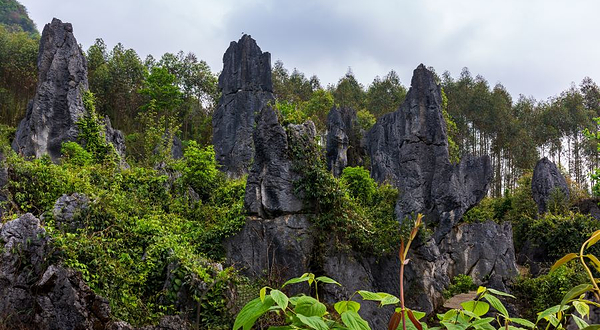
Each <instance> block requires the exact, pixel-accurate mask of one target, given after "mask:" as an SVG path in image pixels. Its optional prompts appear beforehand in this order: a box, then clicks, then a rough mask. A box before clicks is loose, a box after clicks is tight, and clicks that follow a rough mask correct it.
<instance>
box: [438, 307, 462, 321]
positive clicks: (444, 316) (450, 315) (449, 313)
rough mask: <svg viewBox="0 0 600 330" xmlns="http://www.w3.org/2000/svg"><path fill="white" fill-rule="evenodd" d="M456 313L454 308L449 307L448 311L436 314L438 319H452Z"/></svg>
mask: <svg viewBox="0 0 600 330" xmlns="http://www.w3.org/2000/svg"><path fill="white" fill-rule="evenodd" d="M457 314H458V311H457V310H456V309H451V310H449V311H447V312H446V313H444V314H438V315H437V316H438V318H439V319H440V321H448V320H452V319H454V318H455V317H456V315H457Z"/></svg>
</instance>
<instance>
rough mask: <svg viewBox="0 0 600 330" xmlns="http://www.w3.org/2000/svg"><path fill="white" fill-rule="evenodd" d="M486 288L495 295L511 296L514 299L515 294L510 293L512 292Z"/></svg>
mask: <svg viewBox="0 0 600 330" xmlns="http://www.w3.org/2000/svg"><path fill="white" fill-rule="evenodd" d="M487 290H488V291H489V292H491V293H493V294H495V295H497V296H504V297H511V298H515V299H516V297H515V296H513V295H512V294H510V293H506V292H502V291H498V290H495V289H491V288H488V289H487Z"/></svg>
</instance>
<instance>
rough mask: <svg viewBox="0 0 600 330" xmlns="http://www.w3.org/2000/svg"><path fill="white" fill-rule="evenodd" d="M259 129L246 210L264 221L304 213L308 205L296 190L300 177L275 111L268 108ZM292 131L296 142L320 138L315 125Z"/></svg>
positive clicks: (295, 127)
mask: <svg viewBox="0 0 600 330" xmlns="http://www.w3.org/2000/svg"><path fill="white" fill-rule="evenodd" d="M256 127H257V128H256V130H255V132H254V145H255V146H256V155H255V156H254V164H253V165H252V170H251V171H250V174H249V175H248V181H247V183H246V196H245V198H244V204H245V206H246V209H247V210H248V212H249V213H250V214H251V215H258V216H260V217H262V218H274V217H277V216H279V215H284V214H294V213H301V211H302V210H303V209H304V203H303V201H302V197H301V196H299V195H298V194H297V193H296V191H295V187H294V182H295V181H296V180H298V179H299V174H298V173H296V172H295V171H294V169H293V162H292V158H291V151H290V150H289V149H290V146H289V143H288V134H287V133H286V131H285V129H284V128H283V127H282V126H281V124H279V121H278V118H277V113H276V112H275V110H274V109H272V108H271V107H269V106H267V107H264V108H263V109H262V111H261V112H260V116H259V117H258V118H257V123H256ZM288 130H289V134H290V136H291V137H293V138H295V140H296V141H297V140H299V139H300V137H303V136H306V137H307V139H308V140H310V141H312V140H314V137H315V134H316V130H315V127H314V124H313V123H312V122H308V123H305V124H303V125H289V126H288Z"/></svg>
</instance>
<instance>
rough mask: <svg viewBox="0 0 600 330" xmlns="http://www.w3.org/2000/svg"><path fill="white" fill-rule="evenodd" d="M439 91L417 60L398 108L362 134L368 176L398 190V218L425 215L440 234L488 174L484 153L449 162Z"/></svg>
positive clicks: (475, 197) (482, 189) (480, 191)
mask: <svg viewBox="0 0 600 330" xmlns="http://www.w3.org/2000/svg"><path fill="white" fill-rule="evenodd" d="M441 105H442V96H441V90H440V86H439V85H438V84H437V83H436V82H435V78H434V75H433V73H432V72H431V71H429V70H427V69H426V68H425V66H423V65H422V64H421V65H420V66H419V67H418V68H417V69H416V70H415V71H414V73H413V78H412V82H411V88H410V90H409V91H408V94H407V96H406V100H405V101H404V103H403V104H402V105H401V106H400V109H398V111H396V112H393V113H390V114H386V115H384V116H383V117H381V118H379V120H378V121H377V123H376V124H375V125H374V126H373V128H372V129H371V130H369V132H368V133H367V135H366V148H367V151H368V154H369V155H370V157H371V176H372V177H373V178H374V179H375V180H377V181H379V182H389V183H391V184H393V185H395V186H396V187H398V189H399V190H400V197H399V200H398V203H397V205H396V213H397V215H398V219H399V220H400V221H402V220H403V219H404V217H405V216H408V215H410V214H412V213H423V214H425V217H426V221H427V223H433V224H436V225H437V227H436V233H435V235H434V236H435V238H436V239H440V238H441V237H442V236H443V235H445V234H446V233H448V232H449V231H450V230H451V228H452V227H453V226H454V225H455V224H456V223H457V222H458V220H460V219H461V217H462V215H463V214H464V213H465V212H466V211H467V210H469V209H470V208H471V207H473V206H474V205H476V204H477V203H478V202H479V201H480V200H481V198H483V196H485V194H486V192H487V188H488V185H489V183H490V181H491V177H492V169H491V165H490V160H489V157H487V156H485V157H480V158H470V157H466V158H464V159H463V160H462V161H461V163H460V164H458V165H453V164H451V163H450V160H449V156H448V141H447V135H446V126H445V122H444V118H443V116H442V111H441Z"/></svg>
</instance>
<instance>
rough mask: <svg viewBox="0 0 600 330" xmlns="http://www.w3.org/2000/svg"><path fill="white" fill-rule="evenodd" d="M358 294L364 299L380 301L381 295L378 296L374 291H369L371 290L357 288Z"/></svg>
mask: <svg viewBox="0 0 600 330" xmlns="http://www.w3.org/2000/svg"><path fill="white" fill-rule="evenodd" d="M358 294H359V295H360V296H361V297H362V298H363V299H364V300H374V301H381V296H379V295H378V294H377V293H375V292H371V291H366V290H359V291H358Z"/></svg>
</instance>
